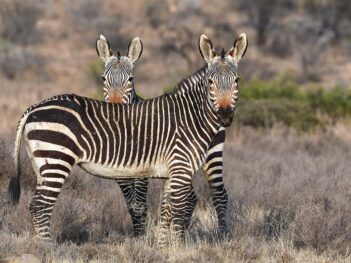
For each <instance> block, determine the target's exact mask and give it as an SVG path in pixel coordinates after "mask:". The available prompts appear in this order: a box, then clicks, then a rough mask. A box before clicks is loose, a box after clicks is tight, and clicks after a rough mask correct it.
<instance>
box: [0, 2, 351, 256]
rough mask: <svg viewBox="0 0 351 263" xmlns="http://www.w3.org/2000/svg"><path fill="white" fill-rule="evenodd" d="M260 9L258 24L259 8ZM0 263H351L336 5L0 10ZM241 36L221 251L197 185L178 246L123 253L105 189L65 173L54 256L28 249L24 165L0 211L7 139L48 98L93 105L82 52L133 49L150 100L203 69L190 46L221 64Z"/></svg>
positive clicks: (152, 209) (132, 242) (96, 79)
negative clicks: (203, 44) (202, 39)
mask: <svg viewBox="0 0 351 263" xmlns="http://www.w3.org/2000/svg"><path fill="white" fill-rule="evenodd" d="M267 7H269V8H267ZM0 20H1V22H0V83H1V84H0V91H1V96H0V114H1V122H0V262H21V260H22V262H30V260H32V262H35V260H37V262H195V261H196V262H351V178H350V174H351V171H350V170H351V168H350V166H349V160H350V157H351V133H350V129H351V125H350V119H351V90H350V81H351V62H350V61H351V55H350V54H351V30H350V29H351V4H350V2H349V1H348V0H298V1H293V0H282V1H276V0H261V1H254V0H237V1H214V0H194V1H188V0H167V1H155V0H139V1H127V2H120V1H114V0H106V1H103V2H102V1H99V0H86V1H83V0H77V1H68V0H55V1H45V2H42V1H39V0H28V1H21V0H11V1H10V0H0ZM241 32H246V33H247V34H248V38H249V48H248V51H247V54H246V55H245V57H244V59H243V61H242V63H241V65H240V69H239V70H240V74H241V77H242V80H241V81H240V93H239V97H240V100H239V106H238V109H237V113H236V116H235V122H234V124H233V127H232V128H231V129H230V130H229V131H228V137H227V141H226V145H225V163H224V169H225V170H224V181H225V186H226V189H227V192H228V194H229V214H228V218H227V220H228V224H229V230H230V231H229V233H228V237H227V238H225V239H221V238H219V237H218V235H217V233H216V228H215V225H216V216H215V212H214V210H213V207H212V206H211V197H210V192H209V188H208V186H207V183H206V180H205V178H204V176H203V174H202V173H199V174H197V175H196V176H195V178H194V180H193V185H194V188H195V191H196V193H197V196H198V199H199V203H198V206H197V208H196V212H195V215H194V218H193V220H192V224H191V227H190V230H189V231H188V232H187V236H186V237H187V238H186V239H187V241H186V243H185V244H184V245H180V246H178V245H176V244H172V243H171V244H170V246H169V247H167V248H165V249H162V250H160V249H158V248H157V246H156V243H155V235H156V234H157V233H156V232H155V231H156V224H157V215H158V208H159V203H160V200H161V196H162V186H163V182H162V180H152V182H151V186H150V189H149V194H148V206H149V215H148V218H149V224H148V232H147V235H146V236H145V237H144V238H141V239H134V238H132V229H131V220H130V217H129V215H128V213H127V209H126V205H125V201H124V200H123V198H122V195H121V192H120V190H119V188H118V186H117V185H116V183H115V182H113V181H110V180H104V179H100V178H96V177H93V176H91V175H88V174H86V173H84V172H83V171H82V170H80V169H79V168H76V169H75V170H74V171H73V173H72V174H71V176H70V177H69V178H68V179H67V182H66V183H65V185H64V189H63V190H62V193H61V194H60V198H59V200H58V202H57V204H56V205H55V208H54V212H53V218H52V230H53V234H54V236H55V240H54V241H53V242H51V243H50V242H42V241H40V240H37V239H36V238H34V231H33V229H32V226H31V223H30V215H29V211H28V207H29V203H30V200H31V198H32V197H33V191H34V187H35V184H36V181H35V180H36V179H35V176H34V174H33V171H32V169H31V167H30V164H29V160H28V158H27V157H26V154H25V153H24V151H23V153H22V162H21V163H22V166H23V175H22V197H21V200H20V203H19V205H18V206H17V207H12V206H11V205H10V204H9V201H8V196H7V184H8V181H9V179H10V177H11V176H12V175H13V173H14V171H13V165H12V159H11V153H12V139H13V137H14V134H15V129H16V125H17V121H18V120H19V118H20V116H21V114H22V113H23V112H24V111H25V109H26V108H27V107H28V106H30V105H32V104H34V103H37V102H38V101H40V100H42V99H45V98H47V97H49V96H52V95H56V94H59V93H77V94H80V95H84V96H88V97H95V98H101V85H102V83H101V80H100V74H101V72H102V68H103V65H102V63H101V62H100V61H99V60H98V58H97V55H96V52H95V39H96V37H97V35H98V34H101V33H102V34H104V35H105V36H106V37H107V38H108V39H109V40H110V43H111V46H112V48H113V50H115V49H116V48H118V49H119V50H121V52H122V53H124V52H125V51H126V48H127V46H128V43H129V41H130V40H131V39H132V38H133V37H134V36H139V37H140V38H141V39H142V41H143V43H144V51H143V54H142V57H141V58H140V60H139V61H138V62H137V64H136V68H135V78H134V79H135V83H136V89H137V91H138V93H139V94H141V95H142V96H144V97H146V98H148V97H153V96H156V95H160V94H162V93H163V92H168V91H169V90H170V89H171V88H172V87H173V86H174V85H175V84H176V83H177V82H178V81H179V80H180V79H181V78H183V77H185V76H187V75H188V74H189V73H190V72H194V71H195V70H196V69H198V68H200V67H201V66H202V65H203V61H202V59H201V57H200V54H199V53H198V49H197V40H198V37H199V36H200V35H201V34H202V33H205V34H207V35H208V36H209V37H210V39H211V40H212V41H213V43H214V45H215V47H216V48H217V49H219V48H221V47H225V48H226V49H229V48H230V45H231V44H232V43H233V40H234V38H235V37H236V36H237V35H238V34H240V33H241Z"/></svg>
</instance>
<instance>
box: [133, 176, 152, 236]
mask: <svg viewBox="0 0 351 263" xmlns="http://www.w3.org/2000/svg"><path fill="white" fill-rule="evenodd" d="M148 184H149V180H148V178H144V179H136V180H135V181H134V191H135V202H134V206H133V208H134V216H135V222H133V227H134V236H136V237H137V236H142V235H144V234H145V230H146V216H147V203H146V194H147V187H148Z"/></svg>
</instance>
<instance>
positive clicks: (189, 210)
mask: <svg viewBox="0 0 351 263" xmlns="http://www.w3.org/2000/svg"><path fill="white" fill-rule="evenodd" d="M196 203H197V197H196V194H195V191H194V187H193V186H192V185H191V189H190V192H189V194H188V197H187V206H186V208H185V210H184V229H188V228H189V226H190V222H191V218H192V216H193V213H194V210H195V206H196Z"/></svg>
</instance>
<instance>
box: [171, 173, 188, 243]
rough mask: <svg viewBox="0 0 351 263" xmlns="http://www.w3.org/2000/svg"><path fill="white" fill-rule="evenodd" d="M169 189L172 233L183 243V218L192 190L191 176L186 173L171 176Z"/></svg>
mask: <svg viewBox="0 0 351 263" xmlns="http://www.w3.org/2000/svg"><path fill="white" fill-rule="evenodd" d="M170 188H171V192H170V196H171V215H172V228H173V233H174V236H175V238H176V239H177V240H179V241H184V216H185V209H186V208H187V205H188V196H189V194H190V192H191V190H192V185H191V175H190V174H187V173H182V174H176V175H173V176H172V177H171V182H170Z"/></svg>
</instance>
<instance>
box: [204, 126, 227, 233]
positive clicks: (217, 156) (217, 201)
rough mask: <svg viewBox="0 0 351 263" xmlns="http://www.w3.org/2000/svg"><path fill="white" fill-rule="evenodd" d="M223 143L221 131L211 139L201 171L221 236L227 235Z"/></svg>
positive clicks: (222, 132)
mask: <svg viewBox="0 0 351 263" xmlns="http://www.w3.org/2000/svg"><path fill="white" fill-rule="evenodd" d="M224 141H225V132H224V130H221V131H220V132H219V133H218V134H217V135H216V136H215V138H214V139H213V141H212V143H211V145H210V148H209V151H208V155H207V159H206V163H205V165H204V166H203V171H204V173H205V175H206V177H207V180H208V183H209V186H210V190H211V194H212V202H213V205H214V207H215V209H216V212H217V217H218V227H219V231H220V233H222V234H225V233H227V230H228V229H227V223H226V220H225V217H226V215H227V205H228V195H227V191H226V190H225V188H224V184H223V146H224Z"/></svg>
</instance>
